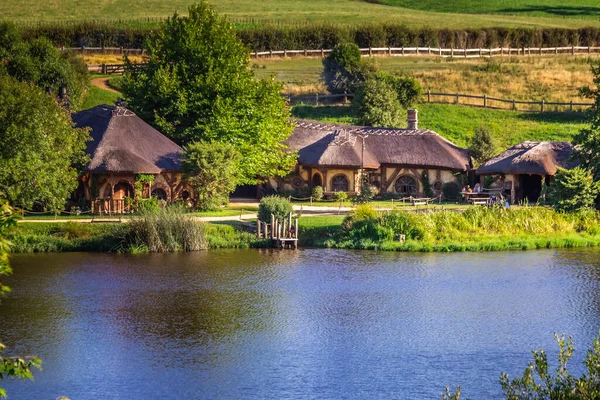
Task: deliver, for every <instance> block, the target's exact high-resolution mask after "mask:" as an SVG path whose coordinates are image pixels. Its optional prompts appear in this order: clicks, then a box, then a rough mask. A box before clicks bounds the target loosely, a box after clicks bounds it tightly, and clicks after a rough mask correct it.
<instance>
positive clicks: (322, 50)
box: [321, 49, 325, 58]
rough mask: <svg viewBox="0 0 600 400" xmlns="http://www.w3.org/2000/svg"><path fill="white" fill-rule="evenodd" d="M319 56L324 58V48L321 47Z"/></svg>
mask: <svg viewBox="0 0 600 400" xmlns="http://www.w3.org/2000/svg"><path fill="white" fill-rule="evenodd" d="M321 58H325V49H321Z"/></svg>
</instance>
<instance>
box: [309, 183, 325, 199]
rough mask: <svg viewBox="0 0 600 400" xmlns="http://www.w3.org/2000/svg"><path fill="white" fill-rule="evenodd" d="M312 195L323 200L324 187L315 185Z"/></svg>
mask: <svg viewBox="0 0 600 400" xmlns="http://www.w3.org/2000/svg"><path fill="white" fill-rule="evenodd" d="M311 194H312V197H313V198H314V199H315V200H321V199H322V198H323V187H322V186H315V187H314V188H313V190H312V193H311Z"/></svg>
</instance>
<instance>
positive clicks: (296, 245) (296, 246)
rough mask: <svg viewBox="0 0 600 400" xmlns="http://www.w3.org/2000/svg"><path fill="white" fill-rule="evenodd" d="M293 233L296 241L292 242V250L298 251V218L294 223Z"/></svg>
mask: <svg viewBox="0 0 600 400" xmlns="http://www.w3.org/2000/svg"><path fill="white" fill-rule="evenodd" d="M294 232H296V241H295V242H294V249H298V238H299V237H300V236H299V235H298V218H296V220H295V221H294Z"/></svg>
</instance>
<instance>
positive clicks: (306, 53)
mask: <svg viewBox="0 0 600 400" xmlns="http://www.w3.org/2000/svg"><path fill="white" fill-rule="evenodd" d="M304 57H308V50H306V49H304Z"/></svg>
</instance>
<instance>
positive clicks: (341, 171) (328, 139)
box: [270, 110, 470, 196]
mask: <svg viewBox="0 0 600 400" xmlns="http://www.w3.org/2000/svg"><path fill="white" fill-rule="evenodd" d="M416 116H417V113H416V110H411V112H409V128H408V129H392V128H374V127H365V126H351V125H339V124H327V123H322V122H316V121H307V120H299V121H297V124H296V129H294V132H293V133H292V135H291V136H290V138H289V139H288V140H287V142H286V143H287V145H288V146H289V147H290V150H293V151H298V164H297V166H296V169H295V171H294V172H293V173H292V174H290V175H289V176H288V177H286V178H285V179H279V180H275V179H271V180H270V184H271V186H272V187H273V188H276V189H278V190H280V191H287V190H295V191H303V190H304V191H306V192H308V191H310V190H311V189H312V188H313V187H315V186H317V185H318V186H322V187H323V189H324V192H325V193H326V194H331V193H333V192H338V191H343V192H348V193H350V194H354V193H358V192H359V191H360V186H361V185H360V182H361V171H362V170H363V169H364V180H363V181H366V182H368V183H369V184H370V185H372V186H375V187H376V188H378V190H379V192H380V194H385V193H389V194H396V195H398V196H423V195H424V192H425V188H424V182H426V181H427V180H428V182H429V183H430V186H431V189H432V190H433V192H434V194H435V195H438V194H440V193H442V190H443V188H444V186H452V191H454V192H458V191H459V189H460V188H459V185H458V181H457V179H456V176H455V174H456V173H466V172H467V171H468V170H469V165H470V162H469V161H470V159H469V154H468V151H467V150H466V149H462V148H460V147H458V146H456V145H455V144H453V143H451V142H450V141H448V140H446V139H444V138H443V137H441V136H440V135H438V134H437V133H435V132H433V131H430V130H427V129H419V128H418V121H417V118H416Z"/></svg>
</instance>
